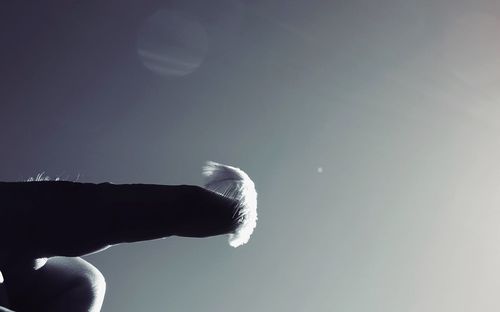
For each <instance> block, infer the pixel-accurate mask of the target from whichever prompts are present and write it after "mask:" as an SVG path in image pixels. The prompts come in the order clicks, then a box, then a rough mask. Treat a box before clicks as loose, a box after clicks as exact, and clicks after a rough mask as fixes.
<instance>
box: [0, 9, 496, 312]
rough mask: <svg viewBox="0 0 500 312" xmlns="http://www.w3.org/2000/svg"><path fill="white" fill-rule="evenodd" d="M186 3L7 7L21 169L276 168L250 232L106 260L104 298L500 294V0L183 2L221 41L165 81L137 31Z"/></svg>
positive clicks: (257, 304) (445, 298)
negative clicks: (213, 164)
mask: <svg viewBox="0 0 500 312" xmlns="http://www.w3.org/2000/svg"><path fill="white" fill-rule="evenodd" d="M179 3H180V1H165V2H162V1H146V0H145V1H139V0H137V1H133V0H126V1H125V0H122V1H117V0H106V1H100V2H98V1H90V0H89V1H70V0H67V1H63V0H51V1H14V0H9V1H2V2H1V4H0V17H1V18H0V24H1V31H0V48H1V49H0V56H1V59H0V72H1V76H0V79H1V81H0V82H1V83H0V92H1V93H0V96H1V97H0V123H1V125H2V131H1V132H0V146H1V152H2V153H1V160H2V169H1V170H0V171H1V173H0V179H1V180H7V181H15V180H22V179H27V178H28V177H29V176H32V175H35V174H36V173H38V172H42V171H45V172H46V174H48V175H49V176H53V177H55V176H60V177H61V178H65V179H69V180H74V179H76V178H77V177H78V176H79V180H80V181H89V182H102V181H111V182H114V183H132V182H144V183H162V184H201V183H202V179H201V172H200V167H201V165H202V164H203V162H204V161H205V160H215V161H218V162H223V163H228V164H233V165H236V166H239V167H241V168H243V169H244V170H246V171H247V172H248V173H249V174H250V175H251V176H252V178H253V179H254V181H255V183H256V186H257V190H258V192H259V196H260V197H259V216H260V220H259V223H258V226H257V229H256V232H255V233H254V235H253V237H252V240H251V241H250V243H249V244H248V245H246V246H244V247H241V248H238V249H233V248H230V247H229V246H228V245H227V244H226V238H225V237H216V238H210V239H187V238H171V239H167V240H160V241H154V242H147V243H138V244H132V245H122V246H117V247H114V248H111V249H109V250H106V251H104V252H102V253H100V254H96V255H92V256H89V257H87V260H89V261H90V262H92V263H93V264H94V265H96V266H97V267H98V268H99V269H100V270H101V271H102V272H103V273H104V275H105V276H106V278H107V284H108V293H107V297H106V299H105V303H104V308H103V311H122V312H126V311H176V312H182V311H241V312H247V311H248V312H250V311H252V312H253V311H315V312H320V311H325V312H326V311H349V312H356V311H363V312H364V311H381V312H382V311H383V312H387V311H395V312H396V311H436V312H437V311H440V312H442V311H450V312H451V311H454V312H455V311H483V312H486V311H499V310H500V300H499V299H498V298H499V297H498V291H499V289H500V269H499V265H500V244H499V243H500V229H499V227H498V225H499V223H500V207H499V206H500V168H499V165H498V164H499V157H500V142H499V139H498V138H499V131H500V126H499V123H498V120H499V118H500V101H499V100H500V96H499V95H500V94H499V91H498V84H499V82H500V40H499V34H500V19H499V17H500V6H499V5H498V4H497V2H496V1H417V0H405V1H396V0H392V1H389V0H383V1H368V0H366V1H358V0H355V1H320V0H313V1H311V0H295V1H284V0H269V1H264V0H258V1H245V2H234V1H230V0H225V1H221V0H217V1H210V2H209V1H201V0H200V1H198V2H195V1H187V2H186V1H185V2H184V3H190V5H192V6H193V7H197V6H198V7H197V8H198V11H196V12H194V13H193V12H192V16H194V17H195V18H199V19H200V21H201V22H200V23H201V24H202V25H204V27H206V29H207V33H208V49H207V51H206V55H205V56H204V61H203V63H202V64H201V66H200V67H199V68H198V69H197V70H195V71H194V72H193V73H191V74H190V75H186V76H183V77H162V76H160V75H157V74H154V73H152V72H151V71H149V70H148V69H146V68H145V67H144V66H143V65H142V63H141V62H140V60H139V58H138V55H137V52H136V41H137V38H136V37H137V31H138V29H140V27H141V24H142V23H143V22H144V21H145V19H146V18H147V16H150V15H151V14H153V13H154V12H155V11H156V10H158V9H160V8H162V7H163V8H164V9H165V8H166V9H169V10H170V9H175V10H178V9H179V8H178V7H176V5H180V4H179ZM181 6H182V5H181ZM200 7H201V9H199V8H200ZM189 9H190V6H189V5H187V6H184V7H183V8H182V10H189ZM318 168H322V172H320V171H321V170H318ZM68 209H71V207H68ZM89 230H91V229H89Z"/></svg>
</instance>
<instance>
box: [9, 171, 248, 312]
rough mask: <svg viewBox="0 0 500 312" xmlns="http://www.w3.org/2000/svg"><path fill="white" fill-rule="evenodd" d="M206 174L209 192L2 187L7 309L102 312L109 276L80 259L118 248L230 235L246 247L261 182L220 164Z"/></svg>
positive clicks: (47, 184) (38, 184)
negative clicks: (174, 238) (180, 238)
mask: <svg viewBox="0 0 500 312" xmlns="http://www.w3.org/2000/svg"><path fill="white" fill-rule="evenodd" d="M204 173H205V175H206V176H207V179H208V181H207V183H206V185H205V187H199V186H191V185H176V186H170V185H155V184H120V185H115V184H111V183H100V184H93V183H76V182H67V181H35V182H0V202H1V205H0V220H1V222H2V224H1V227H0V244H1V245H0V246H2V249H1V252H2V253H1V255H0V271H1V272H2V273H3V276H4V278H5V281H4V283H3V284H0V285H1V287H0V306H3V307H5V308H4V311H10V310H8V309H7V308H9V309H13V310H14V311H18V312H23V311H37V312H38V311H65V312H71V311H75V312H76V311H86V312H87V311H100V308H101V305H102V302H103V299H104V292H105V281H104V277H103V276H102V274H101V273H100V272H99V271H98V270H97V269H96V268H95V267H94V266H92V265H91V264H89V263H88V262H86V261H84V260H83V259H81V258H79V257H80V256H83V255H86V254H89V253H94V252H98V251H100V250H103V249H105V248H108V247H110V246H112V245H116V244H121V243H132V242H138V241H145V240H151V239H157V238H164V237H168V236H172V235H176V236H185V237H209V236H215V235H222V234H229V235H230V244H231V245H232V246H234V247H237V246H239V245H241V244H244V243H246V242H247V241H248V239H249V237H250V235H251V233H252V231H253V229H254V227H255V223H256V220H257V212H256V205H257V203H256V198H257V193H256V192H255V187H254V184H253V182H252V181H251V180H250V178H249V177H248V176H247V175H246V174H245V173H244V172H243V171H241V170H239V169H237V168H234V167H230V166H224V165H221V164H217V163H213V162H209V163H208V165H207V166H206V167H205V168H204ZM1 311H2V310H1V308H0V312H1Z"/></svg>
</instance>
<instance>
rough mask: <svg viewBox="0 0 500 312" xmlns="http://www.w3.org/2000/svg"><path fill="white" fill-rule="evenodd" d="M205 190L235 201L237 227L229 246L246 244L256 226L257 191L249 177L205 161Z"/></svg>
mask: <svg viewBox="0 0 500 312" xmlns="http://www.w3.org/2000/svg"><path fill="white" fill-rule="evenodd" d="M203 175H205V177H206V183H205V188H206V189H208V190H211V191H214V192H217V193H219V194H221V195H223V196H226V197H229V198H232V199H236V200H237V201H238V203H239V205H238V207H237V210H236V211H235V213H237V214H238V215H237V220H238V227H237V228H236V230H235V231H234V233H231V234H229V245H231V246H233V247H238V246H241V245H243V244H246V243H247V242H248V240H249V239H250V236H251V235H252V233H253V230H254V228H255V227H256V225H257V191H256V190H255V184H254V183H253V181H252V180H251V179H250V177H249V176H248V175H247V174H246V173H245V172H244V171H243V170H241V169H239V168H236V167H232V166H228V165H223V164H219V163H216V162H213V161H207V163H206V165H205V166H204V167H203Z"/></svg>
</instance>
